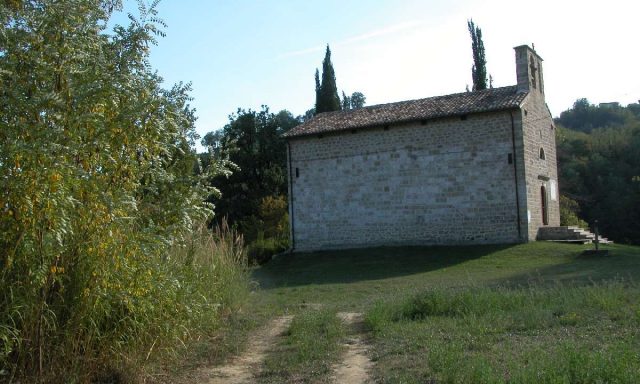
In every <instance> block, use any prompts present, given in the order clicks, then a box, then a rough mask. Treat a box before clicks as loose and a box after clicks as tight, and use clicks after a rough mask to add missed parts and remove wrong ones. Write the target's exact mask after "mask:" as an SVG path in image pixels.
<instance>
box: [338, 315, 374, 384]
mask: <svg viewBox="0 0 640 384" xmlns="http://www.w3.org/2000/svg"><path fill="white" fill-rule="evenodd" d="M338 317H340V319H342V321H344V322H345V323H346V324H347V325H348V326H350V327H351V329H352V332H354V335H352V336H350V337H349V338H348V339H347V341H346V343H345V347H346V350H347V351H346V352H345V354H344V356H343V358H342V362H340V363H338V364H336V366H335V367H334V374H333V381H334V382H335V383H349V384H364V383H366V382H367V380H368V379H369V371H370V370H371V367H372V366H373V363H372V362H371V360H369V357H368V356H367V351H368V348H369V347H368V345H367V344H366V343H365V342H364V339H363V337H362V332H363V330H364V321H363V318H362V313H352V312H340V313H338Z"/></svg>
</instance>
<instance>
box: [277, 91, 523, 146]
mask: <svg viewBox="0 0 640 384" xmlns="http://www.w3.org/2000/svg"><path fill="white" fill-rule="evenodd" d="M526 96H527V93H526V92H518V90H517V87H516V86H515V85H514V86H509V87H502V88H493V89H487V90H483V91H475V92H464V93H456V94H452V95H446V96H436V97H429V98H426V99H418V100H408V101H400V102H397V103H390V104H380V105H372V106H369V107H364V108H361V109H355V110H350V111H337V112H325V113H320V114H318V115H316V116H315V117H314V118H312V119H311V120H309V121H307V122H305V123H303V124H300V125H298V126H297V127H295V128H293V129H292V130H290V131H288V132H286V133H285V134H284V135H283V136H284V137H297V136H305V135H314V134H320V133H327V132H336V131H342V130H349V129H357V128H365V127H371V126H380V125H385V124H392V123H401V122H410V121H417V120H428V119H434V118H441V117H448V116H459V115H466V114H470V113H479V112H491V111H501V110H505V109H513V108H518V107H519V106H520V104H521V103H522V101H523V100H524V98H525V97H526Z"/></svg>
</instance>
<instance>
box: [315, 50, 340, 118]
mask: <svg viewBox="0 0 640 384" xmlns="http://www.w3.org/2000/svg"><path fill="white" fill-rule="evenodd" d="M340 109H341V103H340V97H339V96H338V87H337V85H336V74H335V71H334V69H333V64H332V63H331V50H330V49H329V45H327V50H326V51H325V56H324V60H323V61H322V82H321V83H319V84H318V70H317V69H316V113H322V112H331V111H339V110H340Z"/></svg>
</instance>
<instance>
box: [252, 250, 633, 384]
mask: <svg viewBox="0 0 640 384" xmlns="http://www.w3.org/2000/svg"><path fill="white" fill-rule="evenodd" d="M589 248H590V246H578V245H571V244H554V243H543V242H540V243H530V244H522V245H512V246H474V247H409V248H375V249H360V250H349V251H331V252H317V253H307V254H292V255H284V256H280V257H277V258H276V259H274V260H273V261H271V262H270V263H268V264H266V265H264V266H262V267H260V268H257V269H256V270H255V271H254V273H253V277H254V278H255V279H256V281H257V282H258V283H259V286H260V289H258V290H257V291H256V292H255V294H254V296H253V298H252V301H253V303H252V309H254V310H255V311H256V313H259V314H260V316H262V317H267V316H272V315H276V314H284V313H288V314H295V315H298V316H300V318H301V319H303V320H301V321H300V322H299V323H297V330H295V332H291V333H290V334H289V335H288V336H287V337H286V338H285V340H284V341H283V344H282V346H281V350H282V351H284V352H283V353H284V354H276V355H274V356H271V357H270V358H269V360H268V361H267V368H268V370H267V372H268V375H271V376H272V377H274V378H275V377H278V378H280V379H284V378H286V377H296V380H297V381H300V382H323V381H324V380H323V379H322V377H319V376H318V375H317V374H316V375H315V376H314V375H305V373H304V372H307V371H314V372H316V373H317V372H324V371H326V361H330V360H331V358H328V359H320V360H321V362H325V363H321V364H320V363H319V364H316V365H314V364H315V363H313V361H314V360H317V357H313V354H309V352H308V351H309V346H311V345H313V344H314V343H317V340H318V338H319V337H321V336H319V334H318V331H317V330H325V331H326V330H327V329H334V328H335V326H336V325H335V324H333V323H332V321H333V320H330V319H331V318H332V317H330V316H324V315H322V316H320V315H314V313H315V312H318V311H320V312H321V313H323V314H326V313H335V312H336V311H359V312H364V313H365V314H366V321H367V325H368V327H369V330H370V332H369V338H370V343H371V344H372V349H371V350H372V352H371V353H372V358H373V359H374V361H375V371H374V372H373V376H374V379H375V381H376V382H382V383H425V382H432V383H436V382H438V383H440V382H445V383H448V382H451V383H457V382H462V383H466V382H469V383H472V382H496V383H501V382H513V383H520V382H531V383H534V382H536V383H538V382H548V383H557V382H566V383H573V382H582V383H597V382H629V383H631V382H635V381H636V380H637V377H640V338H639V335H638V331H637V330H638V329H640V285H639V284H638V282H637V277H636V276H638V274H639V273H640V248H639V247H631V246H624V245H610V246H607V247H606V248H607V249H609V250H610V252H611V255H610V256H608V257H605V258H594V257H591V258H587V257H583V256H581V255H580V253H581V252H582V250H584V249H589ZM318 308H322V309H321V310H319V309H318ZM304 319H307V320H306V323H305V321H304ZM310 319H313V321H310ZM323 319H324V320H323ZM305 324H308V325H305ZM314 330H316V331H314ZM338 334H339V332H338V331H337V330H336V331H335V332H332V333H331V335H334V336H335V335H338ZM334 339H335V343H338V341H337V340H338V338H336V337H334V338H333V339H331V340H334ZM322 350H323V351H329V352H327V353H329V354H330V353H332V352H331V351H338V350H339V348H336V347H335V346H331V345H326V346H323V347H322ZM333 353H337V352H333ZM305 354H306V355H305ZM305 356H307V357H306V358H305ZM305 359H306V360H308V361H306V360H305ZM288 364H290V365H291V369H288V368H287V366H288ZM322 364H324V365H322ZM301 367H304V368H303V369H302V368H301ZM287 370H289V371H290V372H287ZM320 376H322V375H320ZM263 379H264V377H263ZM325 379H326V378H325ZM264 381H265V382H270V381H271V380H264ZM276 381H277V380H276Z"/></svg>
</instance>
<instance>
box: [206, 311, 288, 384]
mask: <svg viewBox="0 0 640 384" xmlns="http://www.w3.org/2000/svg"><path fill="white" fill-rule="evenodd" d="M292 319H293V316H281V317H277V318H275V319H273V320H272V321H271V322H270V323H269V324H268V325H267V326H266V327H263V328H261V329H260V330H258V331H257V332H255V333H254V334H253V335H251V336H250V337H249V341H248V343H247V348H246V351H245V352H244V353H242V354H241V355H240V356H236V357H234V358H233V359H231V361H229V363H227V364H226V365H224V366H222V367H215V368H207V369H206V370H205V372H203V373H205V374H206V376H207V377H208V381H206V382H207V383H208V384H246V383H252V382H254V381H255V379H254V377H255V375H256V374H258V373H259V372H260V369H261V365H262V362H263V361H264V358H265V356H266V355H267V353H268V352H269V350H270V349H272V348H273V347H274V346H275V345H276V343H277V338H278V336H280V335H282V334H283V333H284V332H285V331H286V330H287V328H288V327H289V324H291V320H292Z"/></svg>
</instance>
